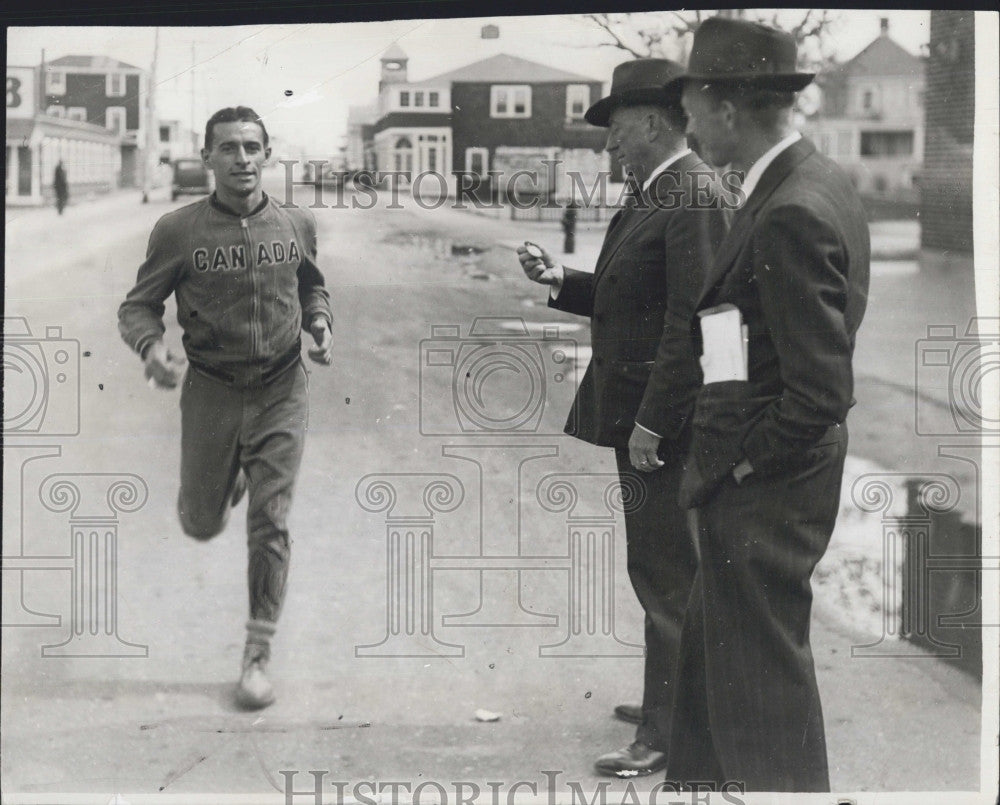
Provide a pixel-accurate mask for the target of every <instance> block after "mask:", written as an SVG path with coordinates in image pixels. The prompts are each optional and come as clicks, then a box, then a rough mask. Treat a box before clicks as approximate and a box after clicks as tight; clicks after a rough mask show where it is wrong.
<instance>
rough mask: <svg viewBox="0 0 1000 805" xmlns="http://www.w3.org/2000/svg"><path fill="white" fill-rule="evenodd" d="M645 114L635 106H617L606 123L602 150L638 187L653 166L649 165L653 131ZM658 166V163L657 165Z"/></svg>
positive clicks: (645, 111) (644, 111)
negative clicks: (631, 176)
mask: <svg viewBox="0 0 1000 805" xmlns="http://www.w3.org/2000/svg"><path fill="white" fill-rule="evenodd" d="M649 118H650V115H649V110H648V109H646V108H644V107H639V106H620V107H618V108H617V109H615V110H614V111H613V112H612V113H611V116H610V118H609V119H608V139H607V142H606V143H605V145H604V150H605V151H607V152H608V153H609V154H611V157H612V159H617V160H618V161H619V162H621V163H622V165H623V166H624V167H625V170H626V172H627V173H631V174H632V175H633V176H634V177H635V178H636V180H637V181H638V182H639V183H640V184H641V183H642V182H644V181H646V177H648V176H649V173H650V171H652V170H653V168H655V167H656V164H650V162H651V161H652V156H651V153H650V152H651V142H652V141H653V139H655V131H654V129H653V128H652V126H651V121H650V119H649ZM657 164H659V163H657Z"/></svg>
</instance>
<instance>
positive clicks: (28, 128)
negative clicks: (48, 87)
mask: <svg viewBox="0 0 1000 805" xmlns="http://www.w3.org/2000/svg"><path fill="white" fill-rule="evenodd" d="M40 82H41V70H40V68H39V67H38V66H37V65H36V66H23V67H22V66H16V65H8V66H7V117H6V137H7V139H6V160H7V161H6V166H7V170H6V184H5V193H4V198H5V201H6V203H7V205H8V206H23V205H39V204H44V203H46V202H47V201H49V200H51V198H52V197H53V196H54V193H53V190H52V181H53V178H54V175H55V169H56V165H57V164H58V163H59V162H60V161H61V162H62V163H63V167H64V168H65V170H66V176H67V179H68V181H69V189H70V198H71V199H79V198H80V197H82V196H85V195H87V194H89V193H93V192H107V191H109V190H112V189H114V188H116V187H118V180H119V176H120V174H121V136H120V135H118V134H116V133H115V132H113V131H109V130H108V129H106V128H105V127H104V126H98V125H95V124H93V123H87V122H85V121H82V120H74V119H66V118H60V117H53V116H51V115H47V114H44V113H43V112H42V110H41V109H40V103H41V89H40Z"/></svg>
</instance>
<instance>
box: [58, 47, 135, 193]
mask: <svg viewBox="0 0 1000 805" xmlns="http://www.w3.org/2000/svg"><path fill="white" fill-rule="evenodd" d="M43 71H44V75H45V86H44V90H43V91H44V102H43V107H44V111H45V113H46V114H48V115H50V116H52V117H58V118H62V119H65V120H74V121H78V122H83V123H91V124H94V125H97V126H101V127H102V128H106V129H108V130H110V131H112V132H113V133H114V134H116V135H117V136H118V137H119V138H120V140H121V177H120V185H121V186H122V187H138V186H139V184H140V183H141V181H142V152H143V146H144V145H145V137H146V133H145V126H144V114H143V103H144V99H145V93H146V90H147V87H146V81H147V76H146V73H145V71H143V70H141V69H140V68H138V67H135V66H133V65H131V64H126V63H125V62H121V61H118V60H117V59H111V58H108V57H106V56H63V57H62V58H59V59H54V60H53V61H50V62H46V63H45V64H44V65H43Z"/></svg>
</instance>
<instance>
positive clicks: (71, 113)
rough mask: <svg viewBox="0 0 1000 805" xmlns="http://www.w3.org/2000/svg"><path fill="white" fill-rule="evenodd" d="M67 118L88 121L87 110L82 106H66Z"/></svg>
mask: <svg viewBox="0 0 1000 805" xmlns="http://www.w3.org/2000/svg"><path fill="white" fill-rule="evenodd" d="M66 119H67V120H82V121H83V122H84V123H86V122H87V110H86V109H85V108H84V107H82V106H69V107H67V108H66Z"/></svg>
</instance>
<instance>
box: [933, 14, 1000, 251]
mask: <svg viewBox="0 0 1000 805" xmlns="http://www.w3.org/2000/svg"><path fill="white" fill-rule="evenodd" d="M975 44H976V43H975V20H974V15H973V13H972V12H971V11H952V10H948V11H932V12H931V32H930V53H929V56H928V60H927V102H926V108H925V110H924V114H925V118H924V119H925V125H926V127H927V144H926V148H925V153H924V169H923V172H922V173H921V176H920V224H921V226H920V232H921V246H923V247H924V248H926V249H942V250H948V251H959V252H965V253H971V252H972V144H973V138H974V135H975V122H976V120H975V117H976V51H975ZM994 214H995V210H994ZM994 220H995V219H994Z"/></svg>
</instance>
